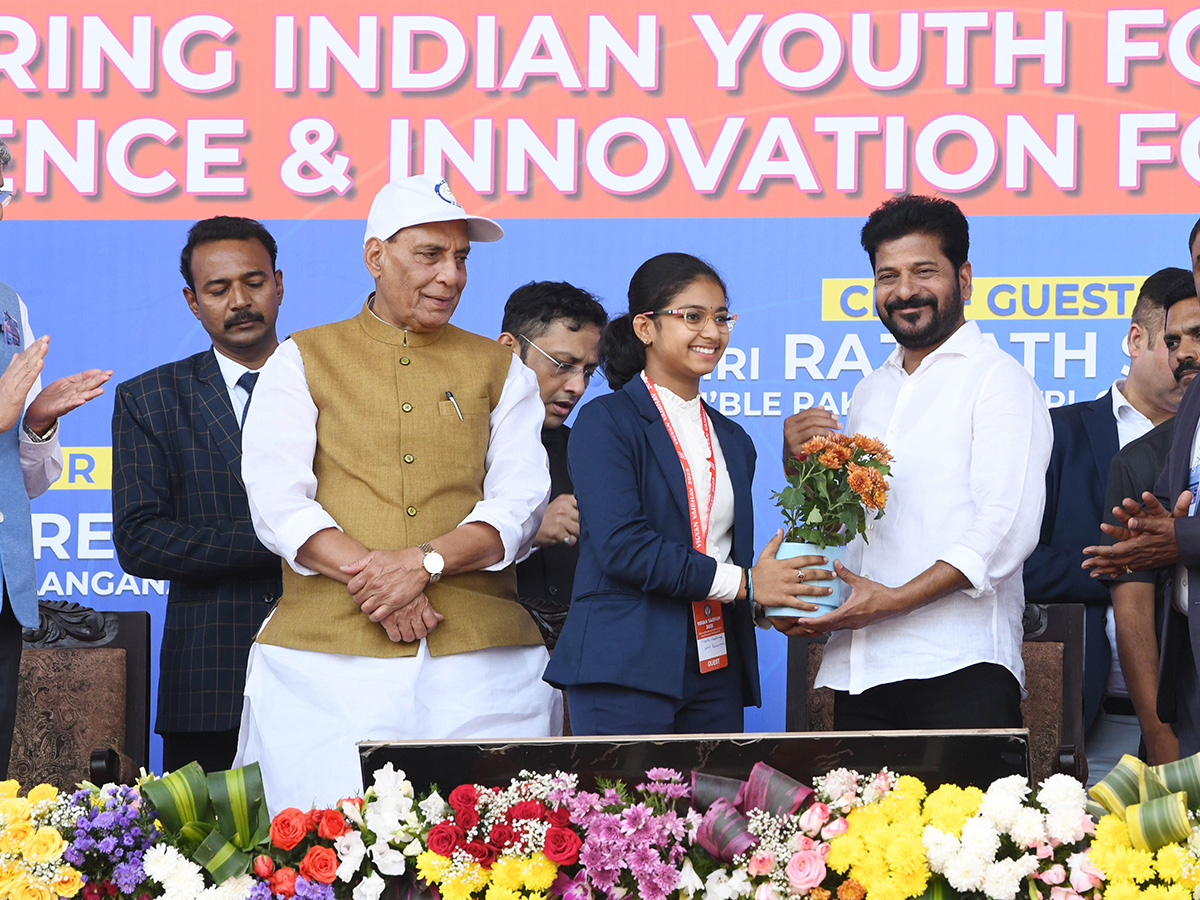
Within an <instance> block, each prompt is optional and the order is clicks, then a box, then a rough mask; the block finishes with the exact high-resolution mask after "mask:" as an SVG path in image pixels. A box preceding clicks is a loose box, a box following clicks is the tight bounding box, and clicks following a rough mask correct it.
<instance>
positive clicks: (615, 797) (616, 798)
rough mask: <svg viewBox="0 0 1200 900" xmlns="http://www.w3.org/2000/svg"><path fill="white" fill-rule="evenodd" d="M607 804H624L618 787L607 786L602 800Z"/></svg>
mask: <svg viewBox="0 0 1200 900" xmlns="http://www.w3.org/2000/svg"><path fill="white" fill-rule="evenodd" d="M601 802H602V803H603V804H604V805H605V806H622V805H623V803H622V800H621V795H620V794H618V793H617V789H616V788H606V789H605V791H604V797H603V799H602V801H601Z"/></svg>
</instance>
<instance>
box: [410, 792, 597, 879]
mask: <svg viewBox="0 0 1200 900" xmlns="http://www.w3.org/2000/svg"><path fill="white" fill-rule="evenodd" d="M575 784H576V782H575V777H574V776H572V775H565V774H563V773H561V772H559V773H557V774H555V775H550V776H547V775H536V774H534V773H532V772H522V773H521V774H520V776H518V777H517V778H514V779H513V780H512V781H511V782H510V783H509V785H508V787H507V788H505V789H503V790H501V789H494V790H493V789H489V788H485V787H482V786H481V785H476V784H464V785H459V786H458V787H456V788H455V789H454V790H453V791H451V792H450V796H449V797H448V798H447V801H445V802H443V801H441V799H440V797H439V796H438V795H437V792H436V791H435V792H434V793H433V794H431V795H430V796H429V797H427V798H426V799H425V801H424V802H423V804H422V812H423V813H424V814H425V816H426V818H427V821H429V822H430V823H432V827H430V828H429V831H428V834H427V837H426V846H427V849H426V850H424V851H423V852H422V853H421V854H420V855H419V856H418V857H417V874H418V875H420V877H421V878H422V879H423V880H424V881H426V882H427V883H429V884H431V885H435V886H436V887H437V888H438V891H439V893H441V895H442V896H443V897H445V898H446V900H466V898H468V897H485V896H486V897H487V898H488V900H518V898H526V897H544V896H546V892H547V891H548V890H549V889H550V888H551V886H552V885H554V883H555V880H556V879H557V877H558V871H559V869H558V867H559V866H560V865H571V864H573V863H575V861H576V860H577V859H578V857H579V850H580V847H581V845H582V843H583V842H582V840H581V839H580V837H579V835H578V834H577V833H576V831H575V830H574V828H572V827H571V818H572V817H571V812H570V810H569V809H568V807H567V806H566V805H565V804H564V801H565V800H567V799H568V798H571V797H575Z"/></svg>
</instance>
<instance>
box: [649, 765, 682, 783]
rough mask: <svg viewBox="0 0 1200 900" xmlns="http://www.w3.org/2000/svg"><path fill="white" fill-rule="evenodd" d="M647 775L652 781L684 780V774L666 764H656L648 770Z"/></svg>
mask: <svg viewBox="0 0 1200 900" xmlns="http://www.w3.org/2000/svg"><path fill="white" fill-rule="evenodd" d="M646 777H647V778H649V779H650V780H651V781H682V780H683V775H682V774H681V773H679V772H676V771H675V770H674V769H668V768H667V767H666V766H656V767H655V768H653V769H647V770H646Z"/></svg>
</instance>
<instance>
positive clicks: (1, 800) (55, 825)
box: [0, 781, 83, 900]
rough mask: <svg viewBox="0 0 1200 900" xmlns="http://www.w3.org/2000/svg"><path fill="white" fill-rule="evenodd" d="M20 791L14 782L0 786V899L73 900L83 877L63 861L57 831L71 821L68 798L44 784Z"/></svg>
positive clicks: (62, 846)
mask: <svg viewBox="0 0 1200 900" xmlns="http://www.w3.org/2000/svg"><path fill="white" fill-rule="evenodd" d="M19 791H20V785H18V784H17V782H15V781H4V782H0V898H12V900H52V898H54V897H74V896H75V895H76V894H78V893H79V892H80V890H81V889H82V888H83V874H82V873H81V872H80V871H79V869H77V868H75V867H74V866H72V865H71V863H70V862H69V861H68V860H67V859H65V858H64V855H65V853H66V851H67V849H68V844H67V842H66V841H65V840H63V836H62V831H61V829H62V828H63V827H65V826H67V825H68V823H69V822H70V821H72V816H71V814H70V809H69V807H70V800H69V799H68V798H64V797H62V796H61V795H60V794H59V792H58V789H57V788H55V787H51V786H50V785H48V784H39V785H38V786H37V787H34V788H32V789H31V790H30V791H29V793H28V794H27V795H26V796H24V797H21V796H18V793H19Z"/></svg>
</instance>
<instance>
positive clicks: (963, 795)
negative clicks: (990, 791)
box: [922, 784, 983, 837]
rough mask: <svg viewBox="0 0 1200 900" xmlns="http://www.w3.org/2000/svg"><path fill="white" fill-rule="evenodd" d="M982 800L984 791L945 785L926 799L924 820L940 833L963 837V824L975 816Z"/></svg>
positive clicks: (975, 788)
mask: <svg viewBox="0 0 1200 900" xmlns="http://www.w3.org/2000/svg"><path fill="white" fill-rule="evenodd" d="M982 800H983V791H981V790H980V789H979V788H977V787H968V788H961V787H959V786H958V785H956V784H944V785H942V786H941V787H940V788H938V789H937V790H935V791H934V792H933V793H931V794H930V795H929V796H928V797H926V798H925V808H924V815H923V816H922V820H923V821H925V822H927V823H928V824H930V825H932V826H933V827H934V828H936V829H938V831H944V832H946V833H947V834H953V835H954V836H955V837H961V836H962V827H963V823H964V822H966V821H967V819H969V818H971V817H972V816H973V815H975V813H976V812H977V811H978V810H979V804H980V802H981V801H982Z"/></svg>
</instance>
